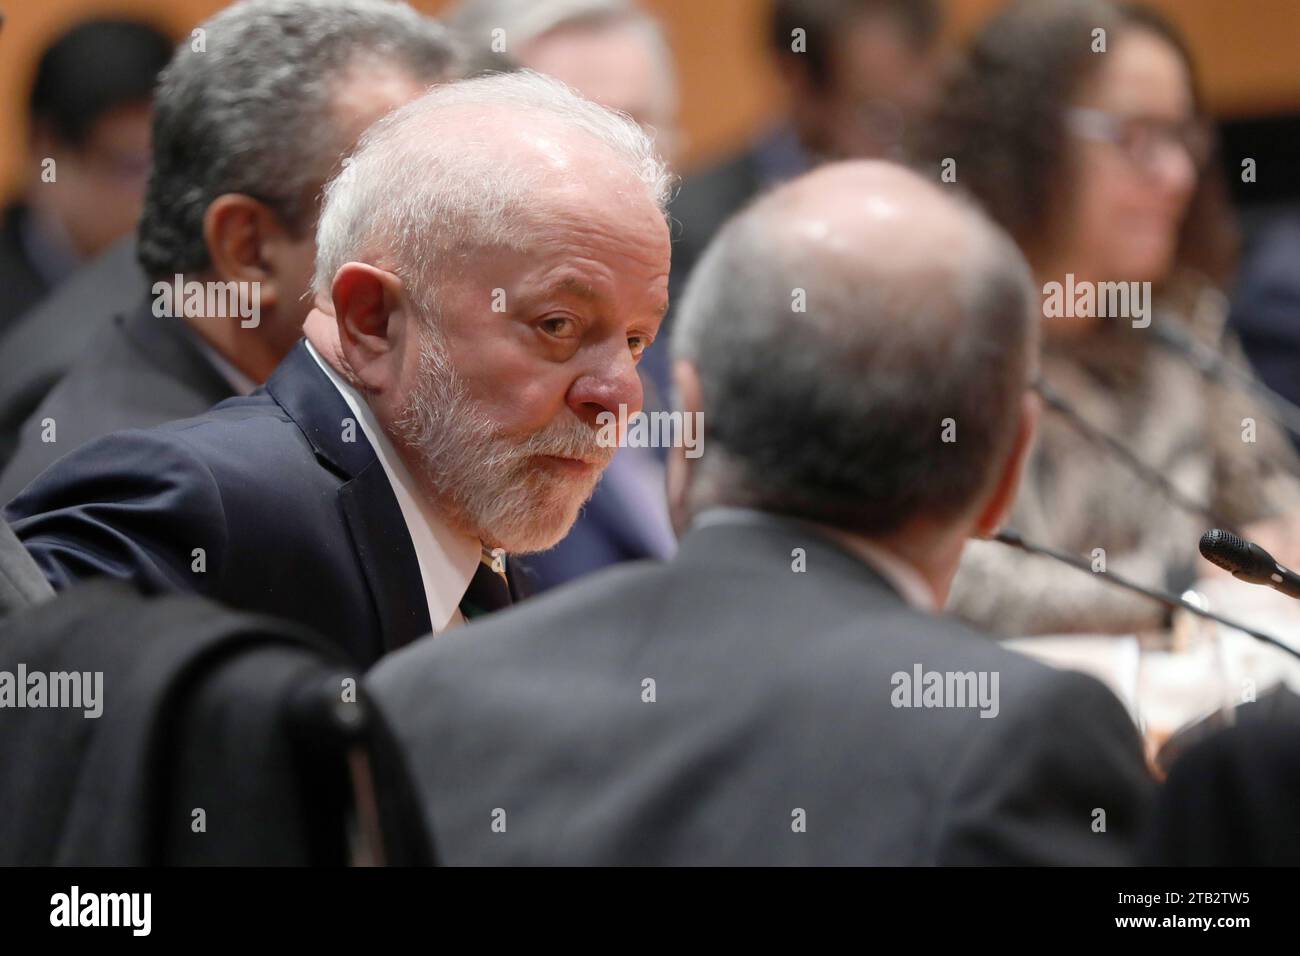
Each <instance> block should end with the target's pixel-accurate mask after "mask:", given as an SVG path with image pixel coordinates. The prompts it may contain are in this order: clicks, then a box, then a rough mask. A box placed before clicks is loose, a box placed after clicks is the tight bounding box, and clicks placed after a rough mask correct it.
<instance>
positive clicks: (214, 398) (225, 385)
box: [115, 299, 234, 405]
mask: <svg viewBox="0 0 1300 956" xmlns="http://www.w3.org/2000/svg"><path fill="white" fill-rule="evenodd" d="M115 321H119V322H121V323H122V331H123V333H125V335H126V336H127V338H129V339H130V340H131V344H132V345H133V346H135V349H136V351H138V352H139V353H140V354H141V355H143V356H144V357H145V359H146V360H147V361H148V362H149V364H151V365H153V367H154V368H156V369H158V370H159V371H160V372H162V373H163V374H164V375H166V376H167V377H168V378H172V379H175V380H176V381H178V382H184V383H185V384H186V385H188V386H189V387H190V388H191V389H193V391H194V392H195V393H196V394H198V395H199V396H201V397H202V398H204V399H206V400H207V401H208V402H209V403H210V404H213V405H215V404H216V403H217V402H220V401H222V400H224V399H227V398H229V397H230V396H231V395H233V394H234V390H233V389H232V388H231V387H230V383H229V382H227V381H226V380H225V378H224V377H222V375H221V373H220V372H218V371H217V369H216V368H215V367H213V365H212V363H211V362H210V361H208V358H207V356H205V355H204V354H203V351H202V350H201V349H200V348H199V346H198V344H197V343H196V342H195V341H194V336H195V333H194V332H193V331H191V330H190V327H189V326H188V325H186V324H185V320H184V319H177V318H159V317H158V316H156V315H154V314H153V308H152V306H151V304H150V302H149V300H147V299H146V300H145V302H144V304H143V305H141V306H140V307H139V308H137V309H136V310H135V311H134V312H132V313H130V314H129V315H127V316H125V317H119V318H118V319H116V320H115Z"/></svg>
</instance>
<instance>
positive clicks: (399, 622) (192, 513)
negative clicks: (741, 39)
mask: <svg viewBox="0 0 1300 956" xmlns="http://www.w3.org/2000/svg"><path fill="white" fill-rule="evenodd" d="M668 187H669V177H668V174H667V173H666V171H665V168H664V166H663V164H662V163H661V162H660V161H659V160H658V159H657V157H656V156H655V154H654V150H653V146H652V144H651V142H650V140H649V139H648V138H647V136H646V135H645V133H643V132H642V131H641V129H640V128H639V127H637V126H636V125H635V124H634V123H632V122H631V121H630V120H628V119H626V118H624V117H622V116H620V115H619V114H616V113H613V112H611V111H608V110H606V109H604V108H602V107H599V106H596V105H595V104H592V103H590V102H588V101H586V100H583V99H582V98H580V97H578V96H577V95H576V94H574V93H572V92H571V91H570V90H568V88H567V87H565V86H563V85H562V84H560V83H557V82H555V81H553V80H548V79H545V78H543V77H540V76H537V75H536V74H530V73H520V74H512V75H505V76H500V75H499V76H491V77H485V78H481V79H476V80H470V81H464V82H461V83H453V84H448V85H445V86H441V87H437V88H435V89H433V90H431V91H430V92H428V93H427V94H425V95H424V96H423V97H421V98H420V99H418V100H416V101H414V102H413V103H411V104H409V105H407V106H405V107H403V108H401V109H399V110H397V111H395V112H394V113H392V114H390V115H389V116H388V117H386V118H385V119H383V120H381V121H380V122H379V123H378V124H376V125H375V126H374V127H372V128H371V130H369V131H368V132H367V133H366V135H365V137H364V138H363V139H362V141H361V145H360V146H359V147H358V149H357V151H356V153H355V154H354V155H353V156H352V157H351V159H350V160H349V161H348V163H347V164H346V166H345V167H344V169H343V171H342V173H340V175H339V176H338V177H337V178H336V179H335V180H334V181H333V182H331V183H330V185H329V186H328V187H327V192H326V197H325V203H324V207H323V211H322V214H321V219H320V223H319V226H318V229H317V236H316V239H317V258H316V278H315V289H316V301H315V308H314V309H313V310H312V311H311V312H310V313H309V314H308V317H307V320H306V322H305V324H304V327H303V332H304V335H305V342H303V343H302V344H300V345H299V346H298V347H297V348H295V349H294V351H293V352H291V353H290V355H289V357H288V358H287V359H285V361H284V363H283V364H282V365H281V366H280V367H279V368H278V369H277V370H276V372H275V373H274V374H273V375H272V377H271V379H270V380H269V381H268V382H267V384H266V386H265V389H263V390H260V391H258V392H257V393H255V394H254V395H252V396H249V397H247V398H237V399H232V400H230V401H227V402H223V403H222V404H220V405H218V406H216V407H215V408H213V409H212V410H211V411H209V412H208V413H206V414H205V415H202V416H200V417H197V418H193V419H188V420H185V421H182V422H173V423H170V424H168V425H164V426H160V427H159V428H155V429H149V430H143V431H128V432H119V433H117V434H114V435H110V436H108V437H107V438H104V439H101V440H99V441H97V442H94V443H92V444H90V445H87V446H85V447H84V448H82V449H80V450H78V451H76V452H74V453H73V454H71V455H69V456H67V457H66V458H64V459H62V460H61V461H60V462H58V463H57V464H56V465H55V466H53V467H52V468H51V469H49V470H48V471H47V472H46V473H45V474H44V475H43V476H42V477H41V478H40V479H39V480H38V481H37V482H36V483H35V484H34V485H33V486H31V487H30V488H29V489H28V491H27V492H26V493H25V494H24V495H23V496H22V497H21V498H20V499H18V501H16V502H15V506H21V509H22V510H21V512H19V513H14V511H13V509H12V507H11V510H10V512H8V513H7V517H8V518H9V520H10V521H11V522H13V524H14V527H15V530H16V531H17V533H18V535H19V537H20V538H21V539H22V540H23V543H24V544H25V545H26V547H27V549H28V550H29V551H30V552H31V554H32V555H33V557H35V559H36V561H37V562H38V564H40V566H41V567H42V569H43V571H44V572H45V575H46V577H47V578H48V579H49V580H50V582H51V583H52V584H53V585H54V586H55V587H56V588H64V587H66V586H68V585H69V584H71V583H73V582H75V581H77V580H79V579H82V578H86V577H91V576H95V575H109V576H113V577H117V578H122V579H127V580H132V581H134V582H136V583H137V584H139V585H140V586H142V587H143V588H144V589H146V590H149V591H168V590H189V591H195V592H198V593H201V594H205V595H208V596H210V597H214V598H217V599H219V600H221V601H223V602H225V603H227V604H230V605H233V606H235V607H239V608H245V609H250V610H256V611H262V612H267V613H271V614H276V615H278V616H280V617H284V618H288V619H291V620H296V621H299V622H301V623H304V624H307V625H309V626H311V627H313V628H315V629H316V630H317V631H318V632H320V633H322V634H323V635H325V636H326V637H328V638H330V639H332V640H333V641H334V642H335V643H336V644H338V645H339V646H340V647H342V648H343V649H344V650H345V651H347V652H348V653H349V654H350V655H351V656H352V658H353V659H354V660H355V661H356V662H357V663H358V664H359V665H360V666H367V665H369V664H370V663H373V662H374V661H375V660H377V659H378V658H379V657H380V656H382V655H383V654H384V653H386V652H387V651H389V650H392V649H394V648H396V647H399V646H401V645H403V644H405V643H407V642H409V641H411V640H412V639H414V638H416V637H418V636H420V635H422V634H426V633H428V632H430V631H433V632H435V633H437V632H441V631H445V630H447V629H448V628H452V627H456V626H457V625H459V624H461V623H463V621H464V620H465V619H466V618H468V617H473V616H475V615H477V614H479V613H483V612H485V611H490V610H493V609H495V608H497V607H500V606H502V605H504V604H507V603H509V602H510V600H511V596H512V593H513V585H512V583H511V582H510V580H509V574H508V571H507V563H506V560H505V556H504V553H505V552H511V553H524V552H529V551H535V550H540V549H544V548H548V547H550V546H551V545H553V544H554V543H555V542H556V541H558V540H559V539H560V538H561V537H562V536H563V535H564V534H565V533H566V532H567V530H568V529H569V527H570V526H571V525H572V523H573V521H574V519H575V518H576V516H577V514H578V511H579V509H580V508H581V506H582V504H583V503H584V502H585V501H586V499H587V498H588V497H589V496H590V495H591V492H592V490H593V489H594V488H595V486H596V483H597V481H598V480H599V478H600V474H601V471H602V470H603V468H604V467H605V465H607V464H608V463H609V460H610V458H611V457H612V454H613V449H612V448H608V447H602V443H601V442H599V441H598V417H599V416H600V415H601V413H602V412H613V413H617V412H618V409H619V406H620V405H627V406H628V408H629V409H639V408H640V407H641V385H640V380H639V379H638V376H637V372H636V366H637V363H638V361H639V359H640V356H641V353H642V352H643V351H644V350H645V348H646V347H647V346H649V344H650V343H651V341H652V340H653V339H654V336H655V334H656V332H657V330H658V327H659V323H660V320H661V318H662V316H663V312H664V310H665V309H666V307H667V301H668V300H667V282H668V265H669V239H668V227H667V224H666V220H665V216H664V208H665V203H666V200H667V194H668Z"/></svg>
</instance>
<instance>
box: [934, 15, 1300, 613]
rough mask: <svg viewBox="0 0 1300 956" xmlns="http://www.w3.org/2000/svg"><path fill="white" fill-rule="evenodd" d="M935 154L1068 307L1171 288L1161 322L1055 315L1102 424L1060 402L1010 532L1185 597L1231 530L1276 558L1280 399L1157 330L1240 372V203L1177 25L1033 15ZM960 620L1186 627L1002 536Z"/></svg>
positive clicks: (1163, 299) (972, 61)
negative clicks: (1222, 377)
mask: <svg viewBox="0 0 1300 956" xmlns="http://www.w3.org/2000/svg"><path fill="white" fill-rule="evenodd" d="M928 152H929V154H930V159H931V160H933V161H934V162H936V163H938V162H943V161H944V160H947V159H953V160H955V161H956V165H955V172H956V182H957V185H958V186H959V187H963V188H965V189H966V190H968V191H969V192H970V193H971V194H972V195H973V196H974V197H975V199H976V200H978V201H979V202H980V203H981V204H982V205H983V206H984V208H985V209H986V210H987V211H988V212H989V213H990V214H991V215H992V216H993V217H994V218H995V219H997V220H998V221H999V222H1000V223H1001V224H1002V225H1003V226H1004V227H1005V228H1006V229H1007V230H1008V231H1009V232H1010V233H1011V234H1012V236H1013V237H1014V238H1015V239H1016V241H1017V242H1018V243H1019V245H1020V247H1021V249H1022V251H1023V252H1024V253H1025V256H1026V258H1027V259H1028V260H1029V263H1030V265H1031V266H1032V267H1033V269H1034V272H1035V275H1036V278H1037V281H1038V282H1039V283H1040V284H1041V285H1043V286H1046V285H1047V284H1048V283H1061V284H1062V286H1063V287H1064V289H1065V290H1066V296H1067V298H1066V307H1067V309H1068V307H1069V304H1070V302H1071V300H1070V299H1069V298H1068V294H1069V293H1068V290H1069V289H1071V288H1075V289H1078V288H1082V287H1083V286H1085V285H1086V284H1088V283H1094V284H1100V283H1115V282H1119V283H1139V284H1140V283H1150V287H1149V288H1150V289H1151V290H1152V292H1153V298H1154V303H1152V302H1151V301H1150V300H1148V301H1147V302H1146V306H1147V308H1148V309H1149V310H1150V311H1148V312H1147V313H1146V318H1149V319H1150V325H1149V327H1143V326H1144V325H1145V319H1144V317H1143V316H1141V315H1140V314H1138V313H1137V311H1136V309H1135V308H1134V307H1135V306H1136V304H1137V303H1138V302H1139V301H1140V299H1131V300H1130V309H1129V314H1127V315H1124V316H1119V317H1114V316H1111V317H1105V318H1098V317H1060V318H1057V317H1050V318H1047V317H1045V318H1044V320H1043V333H1044V334H1043V357H1042V365H1041V377H1042V381H1043V383H1044V386H1045V387H1046V388H1048V389H1050V390H1051V391H1052V392H1054V393H1055V394H1057V395H1058V396H1059V397H1060V398H1061V399H1063V400H1064V401H1065V402H1066V403H1067V404H1068V406H1069V407H1070V408H1071V409H1073V410H1074V412H1075V413H1076V414H1077V416H1078V418H1080V419H1082V420H1083V424H1080V422H1078V421H1076V420H1074V419H1072V417H1071V416H1070V414H1068V413H1062V412H1061V411H1060V410H1059V409H1054V408H1052V407H1051V404H1050V403H1048V407H1046V408H1045V409H1044V414H1043V417H1042V422H1041V427H1040V431H1039V438H1038V446H1037V449H1036V451H1035V453H1034V455H1033V457H1032V459H1031V461H1030V463H1029V465H1028V467H1027V470H1026V474H1025V480H1024V484H1023V486H1022V490H1021V493H1020V496H1019V498H1018V499H1017V502H1016V507H1015V509H1014V512H1013V515H1012V518H1011V522H1010V523H1011V525H1012V526H1013V527H1015V528H1016V529H1017V530H1018V531H1020V532H1021V533H1022V534H1023V535H1024V536H1025V537H1026V538H1029V539H1031V540H1035V541H1038V542H1041V543H1044V544H1048V545H1051V546H1054V547H1056V548H1058V549H1060V550H1064V551H1068V552H1071V553H1073V554H1077V555H1080V556H1082V557H1085V558H1086V559H1088V560H1089V561H1090V562H1092V563H1093V565H1094V569H1100V567H1102V565H1101V563H1100V562H1104V568H1105V569H1107V570H1112V571H1115V572H1118V573H1120V574H1125V575H1128V576H1130V577H1132V578H1135V579H1137V580H1138V581H1140V582H1142V583H1144V584H1148V585H1151V586H1155V587H1159V588H1163V589H1166V590H1172V591H1174V592H1175V593H1178V592H1180V591H1181V590H1183V589H1184V588H1186V587H1187V586H1189V585H1190V584H1191V583H1192V582H1193V580H1194V579H1195V578H1196V576H1197V575H1199V574H1201V573H1203V572H1204V571H1205V570H1206V568H1207V567H1208V566H1207V565H1206V563H1205V562H1204V561H1203V560H1202V559H1200V558H1199V556H1198V554H1197V541H1198V539H1199V537H1200V535H1201V533H1202V532H1203V531H1205V530H1206V529H1207V528H1209V527H1211V526H1212V525H1213V524H1215V523H1222V524H1226V525H1229V526H1232V527H1235V528H1237V529H1238V530H1244V531H1249V532H1251V533H1258V534H1260V535H1263V536H1266V537H1267V538H1268V540H1269V542H1271V543H1272V544H1274V546H1277V545H1278V544H1279V542H1280V541H1281V540H1282V539H1281V537H1280V532H1279V534H1273V535H1268V534H1267V532H1266V531H1265V530H1263V529H1261V527H1260V526H1258V525H1256V524H1254V523H1256V522H1259V521H1261V520H1263V519H1269V518H1272V517H1274V516H1276V515H1279V514H1280V513H1281V512H1282V511H1283V509H1284V508H1286V509H1292V508H1295V507H1296V506H1297V504H1300V482H1297V480H1296V479H1295V477H1294V475H1295V474H1296V473H1297V471H1296V468H1297V465H1296V462H1295V460H1294V459H1293V457H1292V453H1291V449H1290V446H1289V444H1288V442H1287V441H1286V440H1285V438H1284V437H1283V435H1282V434H1281V433H1280V432H1279V431H1278V430H1277V428H1276V427H1274V426H1273V425H1272V421H1271V419H1270V417H1269V411H1270V410H1269V407H1268V406H1267V405H1266V404H1265V403H1264V402H1262V401H1260V400H1258V399H1257V398H1255V397H1253V396H1252V395H1250V394H1249V393H1248V392H1246V391H1243V390H1242V389H1241V388H1239V387H1232V386H1227V385H1223V386H1221V385H1216V384H1215V383H1213V382H1211V381H1209V380H1207V378H1206V377H1205V376H1203V375H1202V373H1201V372H1199V371H1198V370H1197V368H1196V367H1195V366H1194V365H1193V364H1192V363H1191V362H1190V361H1189V360H1188V358H1187V357H1186V356H1185V355H1184V354H1182V353H1180V352H1179V351H1177V350H1176V349H1174V348H1172V347H1170V346H1168V345H1166V344H1164V343H1162V341H1161V340H1160V339H1159V338H1158V331H1159V330H1160V329H1165V330H1170V331H1175V332H1177V333H1178V334H1180V335H1181V336H1183V337H1186V338H1189V339H1192V340H1195V341H1196V342H1199V343H1201V344H1202V345H1205V346H1209V347H1211V348H1213V349H1215V350H1216V351H1217V352H1218V353H1219V354H1222V355H1224V356H1227V357H1230V358H1231V360H1232V361H1234V362H1238V361H1240V359H1239V350H1238V349H1237V347H1236V344H1235V342H1234V341H1232V340H1231V339H1230V338H1228V337H1226V336H1225V333H1224V320H1225V309H1224V300H1223V297H1222V295H1221V294H1220V292H1219V289H1220V287H1221V286H1222V285H1223V284H1224V283H1225V282H1226V280H1227V278H1228V276H1229V274H1230V271H1231V265H1232V258H1233V252H1234V247H1235V235H1234V230H1233V228H1232V225H1231V222H1230V219H1229V217H1228V210H1227V205H1226V198H1225V196H1226V190H1225V188H1224V183H1223V181H1222V180H1221V178H1220V177H1219V174H1218V173H1217V172H1216V171H1215V170H1216V164H1215V162H1214V156H1213V149H1212V137H1211V135H1210V126H1209V125H1208V123H1207V122H1206V121H1205V118H1204V115H1203V111H1202V105H1201V101H1200V96H1199V93H1198V90H1197V86H1196V81H1195V76H1194V67H1193V62H1192V58H1191V55H1190V53H1189V52H1188V49H1187V47H1186V46H1185V45H1184V43H1183V41H1182V40H1181V39H1180V38H1179V36H1178V35H1177V34H1176V33H1175V31H1174V30H1173V28H1172V27H1171V26H1170V25H1169V24H1167V23H1166V22H1165V21H1164V20H1162V19H1161V18H1159V17H1158V16H1157V15H1155V14H1153V13H1151V12H1149V11H1146V10H1142V9H1139V8H1134V7H1127V6H1119V5H1116V4H1113V3H1110V2H1106V0H1061V2H1054V3H1050V4H1044V3H1033V2H1030V3H1016V4H1014V5H1013V6H1012V7H1011V8H1010V9H1008V10H1007V11H1006V12H1004V13H1003V14H1002V15H1000V16H998V17H996V18H994V19H993V20H992V21H991V22H990V23H989V24H988V25H987V26H986V27H985V28H984V29H983V30H982V31H981V32H980V34H979V35H978V36H977V38H976V39H975V41H974V43H973V45H972V47H971V49H970V51H969V54H968V57H967V58H966V60H965V62H964V64H963V66H962V68H961V69H960V71H959V73H958V74H957V75H955V76H954V77H953V78H952V80H951V83H950V85H949V87H948V90H947V93H946V95H945V96H944V97H943V98H942V99H941V106H940V109H939V115H938V116H937V118H936V121H935V123H934V127H933V129H932V131H931V142H930V145H929V150H928ZM949 166H950V168H952V167H951V164H949ZM1071 283H1072V285H1071ZM1094 288H1095V287H1094ZM1137 288H1138V289H1140V288H1141V286H1138V287H1137ZM1046 291H1047V290H1046V289H1045V290H1044V292H1045V298H1046ZM1101 298H1102V299H1104V298H1105V296H1102V297H1101ZM1045 304H1046V303H1045ZM1057 304H1059V302H1058V303H1057ZM1098 304H1100V300H1098ZM1081 311H1085V312H1086V311H1088V310H1087V309H1086V308H1085V309H1083V310H1081ZM1095 311H1099V310H1095ZM1044 314H1045V316H1047V315H1053V316H1054V315H1055V314H1056V313H1055V309H1046V308H1045V312H1044ZM1252 422H1253V425H1252V424H1251V423H1252ZM958 427H959V428H960V418H958ZM1096 433H1104V434H1105V435H1107V436H1110V437H1111V438H1112V439H1113V440H1114V441H1115V442H1117V443H1118V444H1119V445H1121V446H1122V447H1123V449H1124V451H1117V450H1115V449H1112V448H1107V447H1106V446H1105V444H1104V443H1103V442H1100V441H1099V440H1098V439H1097V437H1096ZM959 434H960V432H959ZM1129 455H1131V456H1132V457H1133V458H1136V459H1138V463H1137V464H1134V463H1133V462H1132V461H1129V460H1127V458H1128V456H1129ZM1144 471H1148V472H1150V473H1148V474H1145V475H1144V474H1143V472H1144ZM1152 473H1154V474H1152ZM1155 475H1158V476H1159V477H1155ZM1162 481H1165V482H1168V484H1169V485H1170V486H1171V487H1162V486H1161V482H1162ZM1273 527H1274V528H1283V527H1290V524H1289V522H1284V523H1275V524H1274V525H1273ZM1261 543H1263V542H1262V541H1261ZM1266 546H1267V545H1266ZM1278 557H1279V559H1281V560H1285V559H1284V558H1282V556H1281V555H1280V554H1279V555H1278ZM951 608H952V610H954V611H955V612H956V613H958V614H960V615H962V616H964V617H967V618H968V619H971V620H973V621H975V622H977V623H979V624H980V625H982V626H984V627H986V628H989V629H990V630H994V631H998V632H1001V633H1004V634H1011V635H1016V634H1043V633H1063V632H1098V633H1126V632H1130V631H1135V630H1139V629H1144V628H1148V627H1157V626H1160V625H1161V624H1162V622H1163V617H1164V613H1165V612H1164V610H1163V608H1162V607H1161V606H1160V605H1158V604H1156V603H1154V602H1152V601H1149V600H1147V599H1144V598H1141V597H1139V596H1137V595H1133V594H1130V593H1128V592H1126V591H1123V590H1120V589H1119V588H1117V587H1115V586H1114V585H1111V584H1108V583H1106V582H1105V581H1104V580H1102V579H1101V577H1100V576H1099V575H1095V576H1092V577H1089V576H1088V575H1086V574H1076V573H1074V572H1071V571H1068V570H1065V569H1063V568H1062V567H1061V566H1059V565H1057V564H1055V563H1053V562H1051V561H1050V560H1047V559H1044V558H1039V557H1035V556H1031V555H1027V554H1022V553H1020V552H1016V551H1012V550H1011V549H1009V548H1006V547H1004V546H1002V545H999V544H996V543H993V542H973V543H972V544H971V546H970V547H969V548H968V549H967V553H966V557H965V561H964V562H963V565H962V571H961V573H960V574H959V575H958V577H957V581H956V583H955V586H954V590H953V597H952V602H951Z"/></svg>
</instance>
